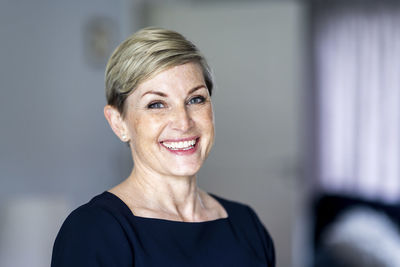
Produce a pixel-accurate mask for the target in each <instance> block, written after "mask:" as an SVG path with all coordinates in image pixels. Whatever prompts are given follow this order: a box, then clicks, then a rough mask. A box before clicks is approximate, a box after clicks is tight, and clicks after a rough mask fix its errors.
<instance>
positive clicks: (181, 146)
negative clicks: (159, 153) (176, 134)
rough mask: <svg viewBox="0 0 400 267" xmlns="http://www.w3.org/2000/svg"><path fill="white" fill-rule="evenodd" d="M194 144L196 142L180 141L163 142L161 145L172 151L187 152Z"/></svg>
mask: <svg viewBox="0 0 400 267" xmlns="http://www.w3.org/2000/svg"><path fill="white" fill-rule="evenodd" d="M195 144H196V140H191V141H180V142H163V145H164V146H166V147H167V148H169V149H173V150H188V149H191V148H193V146H194V145H195Z"/></svg>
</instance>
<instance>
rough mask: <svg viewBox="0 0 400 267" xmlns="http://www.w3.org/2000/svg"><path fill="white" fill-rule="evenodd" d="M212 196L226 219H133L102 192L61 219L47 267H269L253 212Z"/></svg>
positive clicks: (266, 240)
mask: <svg viewBox="0 0 400 267" xmlns="http://www.w3.org/2000/svg"><path fill="white" fill-rule="evenodd" d="M213 197H214V198H215V199H216V200H217V201H219V203H220V204H221V205H222V206H223V207H224V208H225V210H226V212H227V213H228V217H227V218H223V219H217V220H213V221H206V222H178V221H169V220H163V219H153V218H144V217H137V216H135V215H134V214H133V213H132V212H131V210H130V209H129V208H128V206H127V205H126V204H125V203H124V202H123V201H122V200H120V199H119V198H118V197H117V196H115V195H113V194H112V193H109V192H104V193H102V194H100V195H98V196H96V197H94V198H93V199H92V200H91V201H90V202H89V203H87V204H85V205H83V206H81V207H79V208H78V209H76V210H75V211H73V212H72V213H71V214H70V215H69V216H68V217H67V219H66V220H65V222H64V224H63V225H62V227H61V229H60V232H59V233H58V235H57V238H56V240H55V243H54V247H53V256H52V262H51V266H52V267H63V266H68V267H71V266H74V267H78V266H85V267H100V266H104V267H113V266H115V267H117V266H118V267H125V266H129V267H132V266H146V267H150V266H157V267H160V266H174V267H175V266H190V267H194V266H207V267H212V266H219V267H220V266H243V267H248V266H252V267H257V266H269V267H272V266H275V254H274V246H273V243H272V240H271V237H270V235H269V234H268V232H267V231H266V229H265V227H264V226H263V225H262V223H261V222H260V220H259V219H258V217H257V215H256V214H255V213H254V211H253V210H252V209H251V208H250V207H248V206H246V205H243V204H239V203H236V202H232V201H228V200H225V199H222V198H219V197H216V196H214V195H213Z"/></svg>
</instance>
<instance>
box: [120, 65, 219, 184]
mask: <svg viewBox="0 0 400 267" xmlns="http://www.w3.org/2000/svg"><path fill="white" fill-rule="evenodd" d="M125 104H126V116H125V119H124V124H125V129H126V131H127V136H128V137H129V139H130V146H131V149H132V155H133V160H134V162H135V168H142V169H143V170H145V171H150V172H156V173H158V174H161V175H168V176H191V175H195V174H196V173H197V172H198V171H199V169H200V167H201V166H202V164H203V162H204V161H205V159H206V158H207V156H208V154H209V152H210V149H211V147H212V144H213V141H214V118H213V110H212V104H211V98H210V95H209V92H208V89H207V87H206V84H205V81H204V77H203V74H202V70H201V67H200V66H199V65H198V64H196V63H186V64H184V65H179V66H175V67H172V68H169V69H167V70H165V71H163V72H161V73H159V74H158V75H156V76H154V77H153V78H151V79H149V80H147V81H144V82H143V83H141V84H140V85H139V86H138V88H137V89H136V90H135V91H134V92H133V93H132V94H131V95H130V96H129V97H128V98H127V100H126V103H125Z"/></svg>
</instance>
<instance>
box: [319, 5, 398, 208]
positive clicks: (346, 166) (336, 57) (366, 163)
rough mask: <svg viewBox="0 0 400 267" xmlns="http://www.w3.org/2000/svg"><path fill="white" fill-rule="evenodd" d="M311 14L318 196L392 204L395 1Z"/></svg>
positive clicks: (395, 145) (394, 186) (333, 7)
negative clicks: (322, 193) (334, 195)
mask: <svg viewBox="0 0 400 267" xmlns="http://www.w3.org/2000/svg"><path fill="white" fill-rule="evenodd" d="M313 7H314V9H313V10H314V12H313V14H314V15H313V26H314V27H313V28H314V30H313V46H314V60H315V61H314V67H315V68H314V75H315V86H316V103H317V109H316V110H317V136H318V140H317V143H318V144H317V147H318V149H317V151H318V152H317V153H318V158H319V163H318V170H317V178H318V184H319V186H320V189H322V191H325V192H329V193H341V194H350V195H355V196H359V197H363V198H368V199H376V200H381V201H384V202H396V201H399V200H400V170H399V164H400V4H399V1H382V0H381V1H379V0H370V1H368V0H363V1H360V0H358V1H354V0H353V1H327V0H325V1H314V6H313Z"/></svg>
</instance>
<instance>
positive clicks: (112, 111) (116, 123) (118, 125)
mask: <svg viewBox="0 0 400 267" xmlns="http://www.w3.org/2000/svg"><path fill="white" fill-rule="evenodd" d="M104 116H105V117H106V119H107V121H108V124H110V127H111V129H112V130H113V132H114V133H115V134H116V135H117V136H118V138H119V139H121V141H122V142H129V139H130V136H129V132H128V128H127V126H126V124H125V121H124V119H123V118H122V115H121V113H119V111H118V110H117V109H116V108H115V107H113V106H110V105H106V106H105V107H104Z"/></svg>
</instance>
